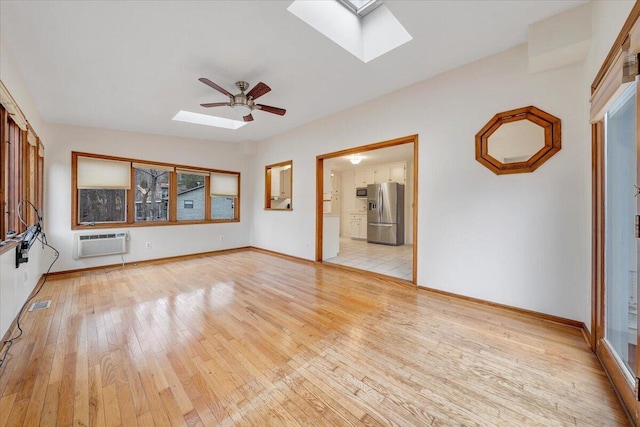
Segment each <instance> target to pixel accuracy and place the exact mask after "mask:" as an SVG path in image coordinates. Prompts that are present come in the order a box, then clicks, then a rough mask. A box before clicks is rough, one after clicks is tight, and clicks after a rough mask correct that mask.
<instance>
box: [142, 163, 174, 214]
mask: <svg viewBox="0 0 640 427" xmlns="http://www.w3.org/2000/svg"><path fill="white" fill-rule="evenodd" d="M135 178H136V179H135V186H136V187H135V194H136V200H135V204H136V218H135V220H136V221H167V220H168V219H169V172H168V171H166V170H159V169H150V168H135Z"/></svg>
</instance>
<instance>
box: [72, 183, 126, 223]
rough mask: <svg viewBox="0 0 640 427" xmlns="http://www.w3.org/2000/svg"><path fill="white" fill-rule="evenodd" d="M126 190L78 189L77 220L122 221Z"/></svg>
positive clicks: (94, 221) (82, 221)
mask: <svg viewBox="0 0 640 427" xmlns="http://www.w3.org/2000/svg"><path fill="white" fill-rule="evenodd" d="M126 206H127V198H126V190H94V189H86V190H78V211H79V212H78V221H79V222H80V223H81V224H83V223H92V222H93V223H98V222H124V221H125V219H126V217H127V215H126Z"/></svg>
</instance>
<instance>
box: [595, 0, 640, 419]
mask: <svg viewBox="0 0 640 427" xmlns="http://www.w3.org/2000/svg"><path fill="white" fill-rule="evenodd" d="M639 19H640V2H639V1H636V3H635V5H634V6H633V8H632V10H631V12H630V14H629V16H628V17H627V20H626V21H625V23H624V25H623V26H622V29H621V30H620V33H619V34H618V37H617V38H616V40H615V42H614V44H613V46H612V47H611V49H610V51H609V54H608V55H607V57H606V58H605V60H604V63H603V64H602V66H601V68H600V70H599V71H598V74H597V75H596V77H595V79H594V81H593V83H592V84H591V95H592V99H591V104H592V112H591V120H592V123H593V124H592V126H591V148H592V163H591V170H592V248H591V249H592V257H591V260H592V266H591V268H592V275H591V334H590V336H589V344H590V345H591V349H592V350H593V351H594V352H595V353H596V355H597V356H598V358H599V359H600V363H601V364H602V366H603V367H604V370H605V372H606V373H607V374H608V376H609V379H610V380H611V383H612V384H613V387H614V388H615V390H616V391H617V393H618V396H619V397H620V400H621V401H622V403H623V405H624V407H625V409H626V411H627V414H628V415H629V418H630V419H631V420H632V422H633V423H634V424H640V415H639V409H640V405H639V404H638V399H637V397H638V396H637V395H638V390H637V386H636V384H635V382H636V381H634V380H635V379H634V378H632V377H630V376H629V373H628V372H627V371H626V370H625V369H624V367H623V366H622V365H621V362H620V360H619V358H618V356H617V354H616V353H615V350H614V349H612V348H611V346H610V345H609V344H608V343H607V341H606V340H605V335H606V307H605V304H606V286H607V283H606V271H605V227H606V224H605V221H606V217H605V214H606V212H605V208H606V206H605V195H606V186H605V184H606V183H605V176H604V174H605V134H604V131H605V129H604V119H603V118H602V115H601V113H602V112H603V111H605V108H608V106H607V105H608V104H609V103H610V102H613V101H612V100H614V99H615V97H616V96H618V95H616V93H618V94H619V92H620V91H621V90H624V89H623V86H622V85H621V84H622V83H624V82H629V81H630V80H629V79H628V78H629V77H630V75H627V76H625V73H624V71H623V70H621V69H618V68H621V65H620V63H619V62H620V57H621V55H624V54H629V53H631V54H635V53H636V52H638V50H639V49H640V46H639V40H640V38H639V35H640V29H639V28H637V27H638V25H637V23H638V22H640V21H639ZM620 79H621V80H620ZM619 85H620V86H619ZM636 91H638V87H636ZM638 99H640V98H638ZM636 102H638V101H636ZM594 106H595V108H594ZM599 109H601V111H598V110H599ZM638 113H639V114H640V109H638ZM636 126H637V127H638V132H637V137H638V138H640V116H639V117H638V119H637V123H636ZM639 142H640V140H638V141H636V144H638V143H639ZM636 368H637V367H636Z"/></svg>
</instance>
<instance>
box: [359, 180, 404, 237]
mask: <svg viewBox="0 0 640 427" xmlns="http://www.w3.org/2000/svg"><path fill="white" fill-rule="evenodd" d="M367 242H369V243H380V244H383V245H393V246H400V245H404V185H402V184H398V183H397V182H383V183H382V184H369V185H368V186H367Z"/></svg>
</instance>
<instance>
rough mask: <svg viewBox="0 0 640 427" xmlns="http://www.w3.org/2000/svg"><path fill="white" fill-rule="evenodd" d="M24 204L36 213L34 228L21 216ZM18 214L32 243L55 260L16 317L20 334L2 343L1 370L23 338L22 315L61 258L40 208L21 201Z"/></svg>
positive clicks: (27, 201) (26, 201)
mask: <svg viewBox="0 0 640 427" xmlns="http://www.w3.org/2000/svg"><path fill="white" fill-rule="evenodd" d="M23 203H28V204H29V205H31V207H32V208H33V210H34V211H35V213H36V218H37V220H36V223H35V224H33V225H32V226H29V225H28V224H27V223H26V222H25V221H24V219H23V218H22V215H21V214H20V211H21V208H22V205H23ZM16 210H17V212H18V219H19V220H20V222H21V223H22V224H24V225H25V226H26V227H27V230H30V231H31V234H30V233H29V231H28V232H27V234H26V235H27V236H31V237H29V239H30V241H31V242H33V240H38V241H39V242H40V243H42V249H44V248H45V246H46V247H48V248H50V249H51V250H52V251H53V254H54V259H53V261H51V264H50V265H49V268H48V269H47V272H46V273H45V274H44V280H43V281H42V283H41V284H40V286H39V287H38V289H37V290H36V291H35V292H34V293H33V295H31V297H29V298H28V299H27V300H26V301H25V302H24V304H23V305H22V307H21V308H20V311H18V315H17V317H16V326H17V328H18V331H19V332H18V334H17V335H15V336H13V337H12V338H9V339H8V340H5V341H3V342H2V346H3V347H4V353H2V357H0V370H2V367H3V366H4V364H5V362H6V360H7V356H8V355H9V350H11V346H13V343H14V342H15V341H16V340H17V339H18V338H20V337H21V336H22V333H23V330H22V326H21V325H20V317H21V316H22V314H23V313H24V309H25V308H26V307H27V306H28V305H29V303H30V302H31V301H32V300H33V299H34V298H35V297H36V296H37V295H38V294H39V293H40V291H41V290H42V288H43V287H44V284H45V283H47V278H48V277H49V272H51V268H53V265H54V264H55V263H56V261H58V258H60V252H58V250H57V249H56V248H54V247H53V246H51V245H49V243H47V236H46V234H45V232H44V226H43V224H42V216H41V215H40V211H39V210H38V208H36V207H35V205H34V204H33V203H31V202H30V201H29V200H21V201H20V202H19V203H18V206H17V209H16ZM26 246H27V249H26V250H27V251H28V250H29V247H30V242H27V245H26ZM16 250H17V251H18V250H19V247H18V248H16ZM18 256H19V255H16V268H17V267H18V265H19V262H18Z"/></svg>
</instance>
